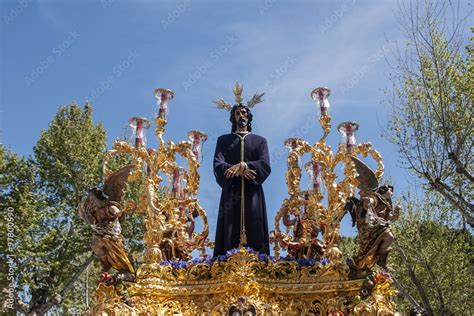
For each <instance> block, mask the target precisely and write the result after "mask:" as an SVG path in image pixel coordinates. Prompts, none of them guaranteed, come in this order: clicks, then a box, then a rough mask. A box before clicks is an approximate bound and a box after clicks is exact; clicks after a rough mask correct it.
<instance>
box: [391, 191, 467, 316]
mask: <svg viewBox="0 0 474 316" xmlns="http://www.w3.org/2000/svg"><path fill="white" fill-rule="evenodd" d="M402 204H403V213H402V214H403V215H402V217H401V218H400V219H399V220H398V221H397V222H396V223H395V227H394V229H395V236H396V240H395V244H394V250H393V251H392V253H391V256H390V261H389V267H390V269H391V271H392V274H393V275H394V276H395V277H396V278H397V280H398V282H399V283H401V284H402V286H403V287H404V288H405V290H406V291H407V292H408V293H410V295H411V296H413V297H414V298H415V300H417V301H418V302H420V303H421V305H422V307H423V308H424V310H425V311H426V313H427V314H428V315H468V314H469V313H470V312H471V311H472V310H474V304H473V302H472V299H471V298H472V296H473V295H474V291H473V289H472V284H473V283H474V265H473V263H474V256H473V255H474V253H473V245H474V237H473V236H472V235H471V233H470V232H469V231H468V230H466V229H464V228H462V227H460V226H459V221H458V220H456V218H455V216H453V214H452V213H450V212H449V205H448V204H446V203H443V200H442V199H441V198H440V197H439V196H435V195H433V194H428V195H427V197H426V198H425V199H424V200H423V201H418V200H417V199H414V198H411V199H405V200H404V202H403V203H402ZM397 305H398V309H399V310H400V311H403V310H408V309H410V306H411V304H410V302H408V300H406V299H405V297H403V296H401V295H400V296H399V298H398V301H397Z"/></svg>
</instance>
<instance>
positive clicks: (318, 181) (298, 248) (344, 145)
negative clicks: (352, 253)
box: [271, 87, 384, 261]
mask: <svg viewBox="0 0 474 316" xmlns="http://www.w3.org/2000/svg"><path fill="white" fill-rule="evenodd" d="M330 94H331V90H330V89H329V88H327V87H321V88H316V89H314V90H313V91H312V92H311V98H312V99H313V100H314V101H315V102H316V104H317V105H319V114H320V115H319V123H320V124H321V126H322V128H323V131H324V134H323V137H321V139H320V140H319V141H318V142H316V143H315V144H314V145H310V143H308V142H307V141H306V140H304V139H303V138H290V139H288V140H286V141H285V146H286V147H287V148H288V149H289V152H288V169H287V172H286V183H287V186H288V194H289V197H288V198H286V199H285V200H284V201H283V204H282V207H281V209H280V210H279V211H278V213H277V215H276V217H275V231H274V232H273V234H272V236H271V237H272V238H271V239H272V241H273V242H274V251H275V255H276V256H277V257H278V256H279V255H280V251H281V250H286V251H288V253H289V254H290V255H293V256H295V257H297V258H311V257H316V256H319V257H326V258H328V259H331V260H332V261H338V260H339V259H340V256H341V251H340V250H339V248H338V243H339V240H340V232H339V229H340V222H341V220H342V218H343V216H344V214H345V209H344V206H345V203H346V201H347V200H348V198H349V197H351V196H353V195H354V192H355V189H356V187H357V186H358V185H359V182H358V180H357V176H358V174H357V172H356V169H355V166H354V163H353V162H352V159H351V158H350V156H351V155H352V156H357V155H361V156H363V157H367V155H369V154H370V155H371V157H372V158H373V159H374V160H375V161H376V162H377V170H376V171H375V175H376V176H377V178H381V177H382V175H383V172H384V166H383V163H382V157H381V156H380V154H379V153H378V152H377V151H376V150H375V149H373V148H372V146H371V144H370V143H361V144H356V142H355V132H356V131H357V129H358V128H359V124H358V123H357V122H344V123H341V124H339V125H338V127H337V130H338V131H339V132H340V133H341V134H342V135H343V141H342V142H341V143H340V144H339V146H338V150H337V152H336V154H335V155H334V154H333V152H332V149H331V146H329V145H327V144H326V138H327V136H328V135H329V133H330V131H331V116H330V115H329V108H330V105H329V100H328V97H329V96H330ZM308 153H309V154H310V155H311V160H310V161H309V162H307V163H306V164H305V170H306V171H307V172H308V173H309V175H310V185H309V188H308V189H307V190H301V175H302V171H301V169H302V168H301V162H300V161H301V157H302V156H303V155H304V154H308ZM341 164H342V165H343V178H342V179H341V180H340V181H339V182H337V178H338V176H337V174H336V167H337V166H338V165H341ZM280 222H283V226H285V228H286V229H285V230H283V231H282V230H281V229H280ZM319 236H321V238H322V240H320V239H318V237H319Z"/></svg>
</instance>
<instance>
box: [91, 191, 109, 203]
mask: <svg viewBox="0 0 474 316" xmlns="http://www.w3.org/2000/svg"><path fill="white" fill-rule="evenodd" d="M89 192H90V193H92V194H94V196H95V197H96V198H97V199H99V200H101V201H104V200H107V198H108V196H107V195H106V194H105V193H104V191H102V190H101V189H99V188H92V189H90V191H89Z"/></svg>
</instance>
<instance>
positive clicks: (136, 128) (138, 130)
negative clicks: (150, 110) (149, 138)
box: [129, 117, 150, 148]
mask: <svg viewBox="0 0 474 316" xmlns="http://www.w3.org/2000/svg"><path fill="white" fill-rule="evenodd" d="M129 123H130V127H131V128H132V133H133V136H132V137H133V139H134V143H135V147H136V148H139V147H144V146H146V130H147V129H148V128H150V121H148V120H147V119H146V118H143V117H132V118H131V119H130V120H129Z"/></svg>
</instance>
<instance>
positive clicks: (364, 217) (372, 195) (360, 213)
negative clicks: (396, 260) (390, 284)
mask: <svg viewBox="0 0 474 316" xmlns="http://www.w3.org/2000/svg"><path fill="white" fill-rule="evenodd" d="M351 158H352V161H353V162H354V164H355V167H356V170H357V173H358V177H357V180H358V181H359V183H360V184H359V187H358V188H359V195H360V199H358V198H355V197H351V198H350V199H349V201H348V202H347V204H346V210H347V211H349V213H350V214H351V217H352V226H354V225H356V226H357V230H358V232H359V234H358V237H357V242H358V244H359V252H358V254H357V255H356V256H355V257H354V265H355V268H356V269H357V270H364V269H371V268H372V267H373V266H374V265H375V264H378V265H379V266H381V267H382V268H384V269H387V256H388V254H389V252H390V251H391V245H392V242H393V240H394V235H393V233H392V230H391V228H390V222H392V221H396V220H397V219H398V217H399V215H400V206H398V205H397V206H395V207H394V206H393V205H392V195H393V186H390V185H382V186H379V182H378V179H377V177H376V176H375V174H374V172H373V171H372V170H371V169H370V168H369V167H368V166H367V165H366V164H365V163H363V162H362V161H361V160H359V159H357V158H356V157H351Z"/></svg>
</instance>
